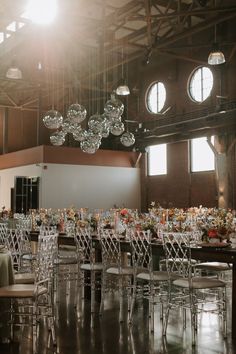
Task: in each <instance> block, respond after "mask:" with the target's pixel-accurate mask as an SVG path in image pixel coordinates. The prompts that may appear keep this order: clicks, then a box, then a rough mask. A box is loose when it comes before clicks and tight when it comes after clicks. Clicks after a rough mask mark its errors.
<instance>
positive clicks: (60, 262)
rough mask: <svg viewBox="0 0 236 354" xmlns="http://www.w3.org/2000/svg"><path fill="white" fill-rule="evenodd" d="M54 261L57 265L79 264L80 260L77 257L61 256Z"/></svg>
mask: <svg viewBox="0 0 236 354" xmlns="http://www.w3.org/2000/svg"><path fill="white" fill-rule="evenodd" d="M54 263H55V264H56V265H66V264H77V263H78V260H77V258H76V257H61V258H60V257H59V258H57V259H56V260H55V262H54Z"/></svg>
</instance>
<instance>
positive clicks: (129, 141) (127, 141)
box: [120, 132, 135, 147]
mask: <svg viewBox="0 0 236 354" xmlns="http://www.w3.org/2000/svg"><path fill="white" fill-rule="evenodd" d="M120 142H121V144H122V145H124V146H126V147H129V146H132V145H134V143H135V137H134V134H133V133H130V132H125V133H124V134H122V136H121V137H120Z"/></svg>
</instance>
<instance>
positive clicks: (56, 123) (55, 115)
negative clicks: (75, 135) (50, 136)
mask: <svg viewBox="0 0 236 354" xmlns="http://www.w3.org/2000/svg"><path fill="white" fill-rule="evenodd" d="M43 123H44V125H45V127H46V128H48V129H58V128H60V126H61V125H62V123H63V117H62V115H61V113H60V112H58V111H56V110H55V109H51V110H50V111H48V112H47V113H46V114H45V116H44V117H43Z"/></svg>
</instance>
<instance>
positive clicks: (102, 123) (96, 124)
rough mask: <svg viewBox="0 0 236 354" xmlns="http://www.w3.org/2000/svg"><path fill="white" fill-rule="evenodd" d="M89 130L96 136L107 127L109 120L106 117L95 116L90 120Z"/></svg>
mask: <svg viewBox="0 0 236 354" xmlns="http://www.w3.org/2000/svg"><path fill="white" fill-rule="evenodd" d="M88 126H89V129H90V130H91V131H92V132H93V133H94V134H99V133H101V132H102V130H103V129H104V128H106V126H107V119H106V117H105V116H104V115H100V114H94V115H92V116H91V117H90V118H89V120H88Z"/></svg>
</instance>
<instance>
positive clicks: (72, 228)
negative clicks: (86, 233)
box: [64, 220, 76, 237]
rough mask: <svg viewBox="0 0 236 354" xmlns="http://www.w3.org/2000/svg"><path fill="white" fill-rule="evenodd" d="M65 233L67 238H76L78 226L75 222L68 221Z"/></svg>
mask: <svg viewBox="0 0 236 354" xmlns="http://www.w3.org/2000/svg"><path fill="white" fill-rule="evenodd" d="M64 231H65V233H66V235H67V236H71V237H74V236H75V234H76V225H75V221H74V220H67V221H66V222H65V225H64Z"/></svg>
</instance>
